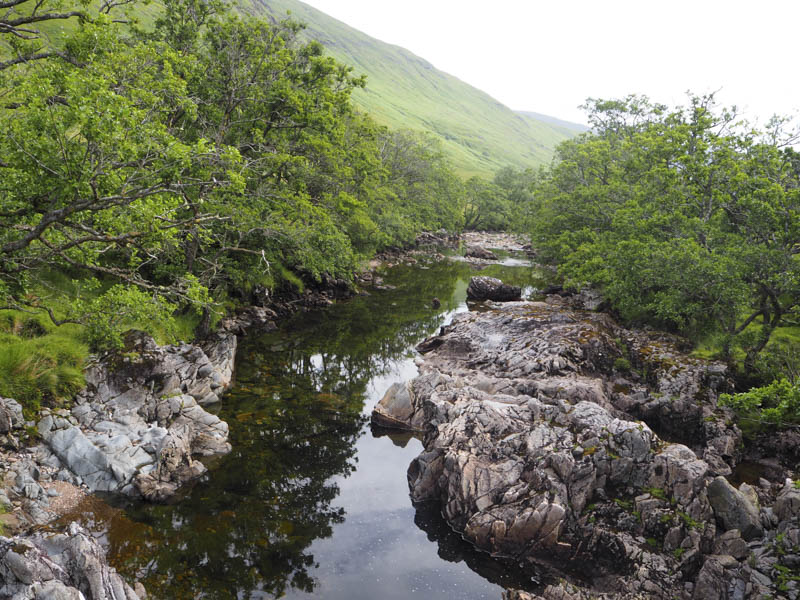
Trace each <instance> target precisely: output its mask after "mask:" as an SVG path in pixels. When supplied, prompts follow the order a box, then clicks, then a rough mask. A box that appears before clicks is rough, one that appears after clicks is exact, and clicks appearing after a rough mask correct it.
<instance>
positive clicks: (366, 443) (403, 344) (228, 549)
mask: <svg viewBox="0 0 800 600" xmlns="http://www.w3.org/2000/svg"><path fill="white" fill-rule="evenodd" d="M504 262H505V263H506V264H505V266H504V265H502V264H501V265H493V266H491V267H488V268H486V269H484V270H483V271H481V274H485V275H491V276H495V277H500V278H502V279H503V280H504V281H506V282H509V283H515V284H517V285H523V286H529V287H528V288H527V289H528V291H529V292H530V290H531V287H530V286H541V285H543V281H542V279H541V276H542V274H541V273H540V272H538V271H537V270H535V269H533V268H531V267H530V266H526V263H525V262H524V261H521V260H519V259H518V258H514V257H509V258H507V259H506V260H505V261H504ZM475 274H476V271H475V267H473V266H471V265H469V264H467V263H464V262H457V261H447V262H444V263H428V264H423V263H421V264H419V265H416V266H413V267H410V266H398V267H394V268H392V269H389V270H387V271H386V273H385V274H384V278H385V282H386V283H387V284H389V285H391V286H395V289H392V290H384V291H373V292H371V294H370V295H369V296H363V297H356V298H354V299H352V300H349V301H346V302H342V303H339V304H337V305H335V306H332V307H329V308H327V309H324V310H320V311H316V312H307V313H302V314H298V315H296V316H295V317H293V318H292V319H290V320H288V321H286V322H284V323H283V324H282V325H281V326H280V327H279V329H278V330H277V331H274V332H270V333H268V334H265V335H262V336H252V337H249V338H245V339H244V340H243V341H242V343H241V344H240V348H239V353H238V355H237V366H236V383H235V386H234V388H233V389H232V390H231V391H230V392H229V393H228V394H226V395H225V397H224V400H223V402H222V404H221V405H220V406H219V408H218V410H219V415H220V417H222V418H223V419H224V420H225V421H227V422H228V424H229V425H230V440H231V443H232V445H233V451H232V452H231V453H230V454H229V455H227V456H224V457H221V458H218V459H217V460H215V461H213V463H210V464H209V472H208V473H207V474H206V475H205V476H204V477H203V479H202V480H201V481H199V482H198V483H197V484H196V485H194V486H193V487H192V489H191V490H189V491H187V493H186V494H185V496H184V497H183V498H182V499H181V500H180V501H179V502H176V503H174V504H171V505H167V506H158V505H151V504H128V505H123V506H118V507H117V508H115V509H108V508H98V507H97V506H95V507H94V508H92V507H85V510H82V512H81V514H80V515H74V517H78V518H79V520H81V521H82V522H83V523H84V525H87V526H88V527H89V528H90V529H91V530H93V531H95V532H96V534H97V535H98V536H99V537H100V538H101V540H102V542H103V543H104V545H105V547H106V548H107V550H108V552H109V559H110V561H111V562H112V564H113V565H114V566H115V567H116V568H117V569H118V570H119V571H120V572H121V573H122V574H123V575H124V576H125V577H127V578H128V579H134V578H135V579H139V580H140V581H142V583H144V585H145V587H146V588H147V590H148V593H149V597H150V598H151V599H154V600H167V599H174V598H213V599H228V598H284V597H285V598H311V597H314V598H330V599H339V598H341V599H348V600H349V599H354V600H355V599H361V598H363V599H367V598H369V599H375V598H383V599H395V598H396V599H401V598H459V599H473V598H474V599H478V598H492V599H497V600H499V599H500V597H501V595H502V591H503V588H505V587H518V588H519V587H522V588H526V587H530V586H531V584H532V582H531V581H530V580H529V579H525V578H524V576H523V575H522V574H521V572H520V570H517V569H515V568H514V565H513V564H506V563H504V562H502V561H500V560H497V559H492V558H490V557H488V556H487V555H485V554H482V553H479V552H477V551H476V550H474V549H473V548H472V547H471V546H470V545H469V544H467V543H466V542H464V541H463V540H462V539H461V538H460V537H459V536H458V535H457V534H455V533H453V532H452V531H451V530H450V529H449V528H448V527H447V525H446V524H445V523H444V521H443V520H442V518H441V517H440V515H439V512H438V508H437V507H435V506H417V507H415V506H413V505H412V503H411V500H410V498H409V495H408V486H407V482H406V469H407V467H408V465H409V463H410V462H411V460H412V459H413V458H414V457H415V456H417V455H418V454H419V452H420V451H421V449H422V444H421V443H420V441H419V440H418V439H416V438H414V437H412V436H410V435H397V434H390V435H387V433H386V432H385V431H376V430H374V429H373V428H372V427H371V426H370V424H369V414H370V412H371V411H372V408H373V406H374V405H375V403H376V402H377V401H378V400H380V398H381V397H382V395H383V394H384V392H385V391H386V389H387V388H388V387H389V386H390V385H391V384H392V383H393V382H395V381H403V380H408V379H410V378H412V377H414V375H415V374H416V372H417V371H416V367H415V364H414V358H415V355H416V354H415V351H414V349H413V348H414V346H415V345H416V344H417V343H418V342H419V341H421V340H422V339H424V338H425V337H427V336H429V335H431V334H433V333H435V332H436V331H437V330H438V328H439V327H441V326H442V325H443V324H445V323H447V322H449V320H450V319H452V317H453V315H454V314H455V313H457V312H459V311H464V310H467V305H466V287H467V283H468V281H469V278H470V277H471V276H473V275H475ZM434 297H437V298H439V299H440V301H441V307H440V308H438V309H434V308H433V307H432V305H431V300H432V299H433V298H434Z"/></svg>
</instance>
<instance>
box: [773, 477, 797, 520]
mask: <svg viewBox="0 0 800 600" xmlns="http://www.w3.org/2000/svg"><path fill="white" fill-rule="evenodd" d="M773 511H774V512H775V515H776V516H777V517H778V519H780V520H781V521H788V520H790V519H794V518H797V517H800V488H796V487H795V486H794V484H793V483H787V484H786V485H785V486H784V487H783V489H782V490H781V491H780V493H779V494H778V497H777V499H776V500H775V506H774V507H773Z"/></svg>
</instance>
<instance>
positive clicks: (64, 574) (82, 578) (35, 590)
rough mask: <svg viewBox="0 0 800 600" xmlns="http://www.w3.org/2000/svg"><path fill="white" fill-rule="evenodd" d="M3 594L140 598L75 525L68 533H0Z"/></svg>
mask: <svg viewBox="0 0 800 600" xmlns="http://www.w3.org/2000/svg"><path fill="white" fill-rule="evenodd" d="M139 587H140V588H141V586H139ZM0 598H14V599H15V600H17V599H19V600H84V599H85V600H140V596H139V595H138V594H137V593H136V592H135V591H134V589H133V588H132V587H131V586H130V585H128V584H127V583H126V582H125V581H123V579H122V578H121V577H120V576H119V574H117V572H116V571H115V570H114V569H113V568H112V567H110V566H109V565H108V562H107V561H106V557H105V553H104V552H103V550H102V548H101V547H100V545H99V544H98V542H97V541H96V540H95V539H94V538H93V537H91V536H90V535H89V534H88V533H87V532H86V531H84V530H83V529H81V528H80V527H79V526H78V525H77V524H75V523H72V524H71V525H70V526H69V528H68V530H67V531H66V532H64V533H55V534H54V533H37V534H35V535H33V536H31V537H14V538H4V537H0Z"/></svg>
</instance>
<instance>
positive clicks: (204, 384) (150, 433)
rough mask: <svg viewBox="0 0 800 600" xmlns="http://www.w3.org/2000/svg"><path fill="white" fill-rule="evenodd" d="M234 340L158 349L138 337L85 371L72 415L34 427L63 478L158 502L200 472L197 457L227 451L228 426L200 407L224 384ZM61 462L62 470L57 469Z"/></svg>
mask: <svg viewBox="0 0 800 600" xmlns="http://www.w3.org/2000/svg"><path fill="white" fill-rule="evenodd" d="M235 352H236V336H235V335H233V334H220V335H218V336H216V337H215V338H213V339H212V340H210V341H208V342H207V343H206V344H205V345H204V346H198V345H191V344H180V345H176V346H163V347H160V346H157V345H156V343H155V342H154V341H153V340H152V338H150V337H149V336H147V335H146V334H143V333H133V334H131V335H129V336H128V339H127V340H126V352H124V353H118V354H114V355H111V356H107V357H105V358H104V359H103V360H98V361H97V362H96V363H95V364H94V365H92V366H90V367H89V368H88V369H87V371H86V382H87V387H86V389H85V390H84V391H83V392H81V394H79V395H78V397H77V398H76V401H75V406H74V407H73V408H72V410H71V411H69V412H67V411H58V412H56V413H53V414H51V415H49V416H46V417H44V418H43V419H42V420H41V421H39V423H38V425H37V427H38V430H39V433H40V434H41V436H42V439H43V440H44V442H45V444H46V445H47V447H48V448H49V449H50V450H51V451H52V453H53V457H52V458H51V459H50V460H49V463H52V464H51V466H54V467H58V466H61V467H63V472H60V473H61V477H62V478H63V479H64V480H67V481H72V482H73V483H77V484H81V483H82V484H85V485H86V486H87V487H88V488H89V489H90V490H91V491H103V492H113V493H121V494H126V495H130V496H142V497H144V498H147V499H149V500H156V501H161V500H165V499H167V498H169V497H170V496H172V495H173V494H175V492H176V491H177V490H178V488H179V487H180V486H181V485H183V484H184V483H186V482H187V481H189V480H191V479H194V478H195V477H197V476H199V475H201V474H202V473H204V472H205V470H206V468H205V466H204V465H203V464H202V463H201V462H200V461H199V460H197V459H196V458H195V457H196V456H209V455H213V454H220V453H226V452H229V451H230V449H231V447H230V444H229V443H228V425H227V423H225V422H223V421H221V420H220V419H219V418H218V417H217V416H215V415H213V414H211V413H209V412H207V411H206V410H205V409H204V408H203V405H208V404H212V403H215V402H218V401H219V395H220V394H221V393H222V392H223V391H224V390H225V389H226V387H227V386H228V385H230V382H231V377H232V374H233V361H234V355H235ZM58 462H60V465H58V464H57V463H58Z"/></svg>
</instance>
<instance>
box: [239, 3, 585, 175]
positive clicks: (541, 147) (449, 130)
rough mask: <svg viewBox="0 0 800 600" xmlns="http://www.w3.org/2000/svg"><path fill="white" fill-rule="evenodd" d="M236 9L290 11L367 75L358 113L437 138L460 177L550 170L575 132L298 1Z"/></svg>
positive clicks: (270, 12)
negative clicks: (556, 150) (540, 168)
mask: <svg viewBox="0 0 800 600" xmlns="http://www.w3.org/2000/svg"><path fill="white" fill-rule="evenodd" d="M239 5H240V6H241V8H242V9H243V11H244V12H248V13H250V14H253V15H261V16H263V15H268V16H270V17H272V18H273V19H282V18H285V17H286V13H287V11H291V14H292V17H293V18H295V19H297V20H299V21H303V22H304V23H306V24H307V25H308V34H309V35H310V36H311V37H313V38H314V39H317V40H319V41H320V42H321V43H322V44H324V45H325V47H326V48H327V49H328V51H329V52H330V53H331V55H333V56H334V57H335V58H337V59H338V60H340V61H341V62H344V63H346V64H349V65H351V66H352V67H354V70H355V72H356V74H365V75H367V78H368V79H367V88H366V89H365V90H358V91H357V92H356V93H355V95H354V99H355V101H356V103H357V104H358V105H359V106H360V107H361V108H363V109H364V110H365V111H366V112H368V113H370V114H371V115H372V116H373V117H374V118H375V119H376V120H378V121H379V122H381V123H383V124H385V125H388V126H390V127H395V128H402V127H405V128H410V129H418V130H425V131H429V132H431V133H433V134H435V135H436V136H437V137H439V138H440V139H441V140H442V143H443V146H444V149H445V151H446V152H447V153H448V154H449V155H450V156H451V158H452V160H453V162H454V164H455V165H456V166H457V167H458V169H459V170H460V171H461V172H462V173H463V174H465V175H473V174H479V175H484V176H486V175H490V174H491V173H493V172H494V171H496V170H497V169H499V168H501V167H504V166H507V165H513V166H517V167H530V166H537V165H540V164H543V163H547V162H549V160H550V158H551V156H552V154H553V149H554V148H555V146H556V145H557V144H558V143H559V142H561V141H563V140H565V139H568V138H570V137H572V136H574V135H576V134H577V133H580V126H579V125H576V124H565V122H560V121H558V120H555V122H552V121H551V119H550V118H547V119H545V118H541V117H540V116H538V115H533V116H531V115H528V114H518V113H515V112H514V111H512V110H511V109H509V108H508V107H506V106H504V105H503V104H501V103H500V102H498V101H497V100H495V99H494V98H492V97H491V96H489V95H488V94H486V93H484V92H482V91H480V90H478V89H475V88H474V87H472V86H470V85H468V84H466V83H464V82H463V81H461V80H459V79H457V78H455V77H453V76H452V75H448V74H447V73H443V72H442V71H439V70H437V69H435V68H434V67H433V66H432V65H431V64H430V63H428V62H426V61H425V60H423V59H421V58H419V57H418V56H416V55H414V54H412V53H411V52H409V51H408V50H405V49H404V48H400V47H398V46H393V45H391V44H386V43H384V42H381V41H379V40H376V39H374V38H371V37H369V36H368V35H366V34H364V33H361V32H360V31H358V30H356V29H353V28H352V27H349V26H347V25H346V24H344V23H342V22H341V21H337V20H336V19H333V18H332V17H329V16H328V15H326V14H324V13H322V12H320V11H318V10H316V9H314V8H312V7H310V6H308V5H307V4H303V3H302V2H299V1H297V0H240V1H239ZM534 100H535V99H532V101H534ZM576 128H577V129H576Z"/></svg>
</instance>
